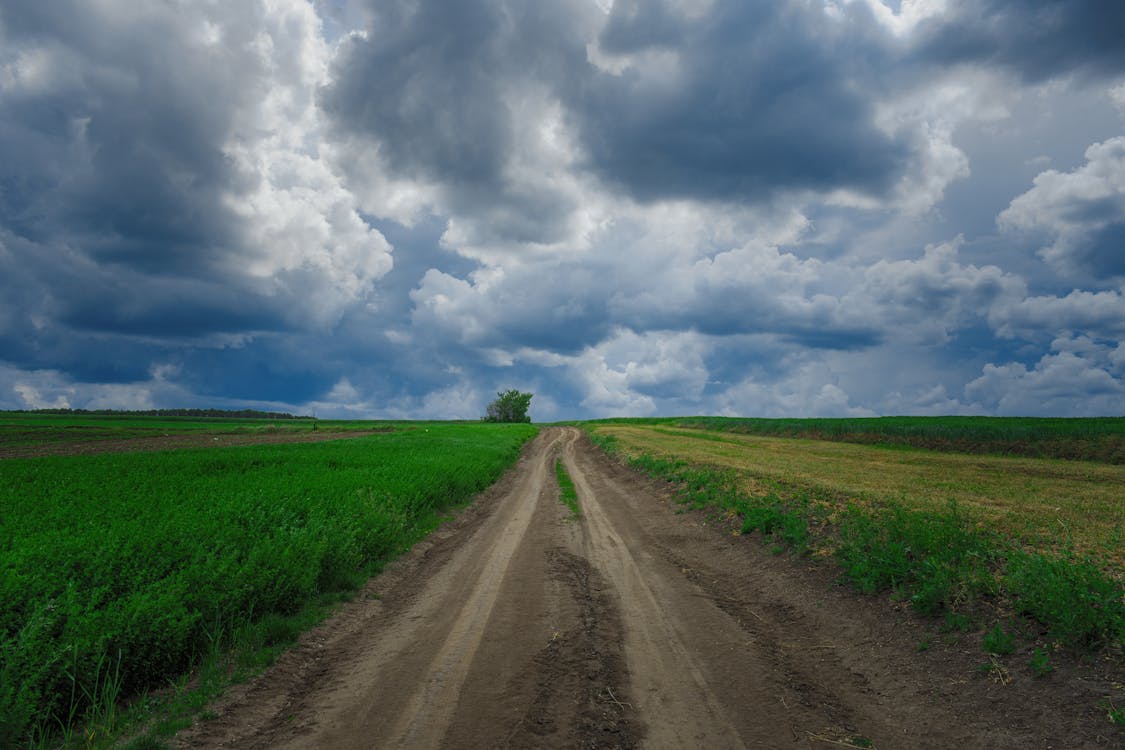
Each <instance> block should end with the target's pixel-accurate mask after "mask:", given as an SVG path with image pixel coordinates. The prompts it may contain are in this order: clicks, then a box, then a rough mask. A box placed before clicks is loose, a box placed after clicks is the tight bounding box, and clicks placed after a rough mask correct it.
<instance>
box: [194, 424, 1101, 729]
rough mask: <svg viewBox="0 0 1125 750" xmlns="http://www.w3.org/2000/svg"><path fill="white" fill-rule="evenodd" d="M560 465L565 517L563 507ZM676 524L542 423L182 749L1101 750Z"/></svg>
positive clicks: (843, 600) (952, 655) (1018, 698)
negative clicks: (502, 464) (851, 749)
mask: <svg viewBox="0 0 1125 750" xmlns="http://www.w3.org/2000/svg"><path fill="white" fill-rule="evenodd" d="M556 457H561V459H562V460H563V462H564V464H565V466H566V468H567V469H568V471H569V472H570V475H571V477H572V478H573V479H574V481H575V485H576V487H577V490H578V496H579V505H580V507H581V509H582V516H581V518H580V519H578V520H575V519H573V518H571V517H570V512H569V511H568V510H567V509H566V508H565V506H563V505H562V504H561V503H560V502H558V500H557V497H558V489H557V485H556V483H555V479H554V463H555V460H556ZM677 510H678V509H677V507H676V506H675V504H674V503H672V502H670V501H669V499H668V497H667V495H666V493H665V491H664V490H663V489H662V488H661V487H659V486H655V485H653V484H651V483H649V482H648V481H646V480H643V479H640V478H638V477H636V476H635V475H633V474H632V473H630V472H629V471H628V470H627V469H625V468H623V467H621V466H619V465H617V464H615V463H613V462H611V461H609V460H608V459H606V458H605V457H604V456H602V455H601V454H600V453H598V452H597V451H596V450H595V449H594V448H593V447H592V446H590V445H589V443H588V442H587V441H586V439H585V438H584V437H582V436H581V434H580V433H579V431H578V430H575V429H570V428H550V429H545V430H544V431H543V432H542V433H541V434H540V435H539V437H538V438H536V440H535V441H534V442H533V443H532V444H531V445H530V446H529V448H528V449H527V450H526V451H525V453H524V456H523V457H522V458H521V460H520V463H519V465H518V466H517V467H516V468H515V469H513V470H512V471H510V472H509V473H508V474H507V475H506V476H505V478H504V479H503V480H501V482H500V483H499V484H497V485H496V486H495V487H493V488H492V489H491V490H490V491H489V492H488V493H486V494H485V495H484V496H483V497H482V498H481V499H480V500H478V502H476V503H475V504H474V505H473V506H472V507H471V508H469V509H468V510H467V511H466V512H464V513H463V514H462V515H461V516H460V517H459V518H458V519H456V521H454V522H452V523H450V524H447V525H446V526H445V527H444V528H443V529H441V530H439V531H438V532H436V533H435V534H434V535H432V536H431V537H430V538H429V539H428V540H426V541H425V542H423V543H421V544H420V545H418V546H417V547H415V549H413V550H412V551H411V552H410V553H409V554H408V555H406V556H405V557H404V558H403V559H402V560H400V561H399V562H397V563H395V565H393V566H392V567H390V568H389V569H388V570H387V571H385V572H384V573H383V574H382V575H380V576H379V577H378V578H376V579H373V580H372V581H371V583H370V584H369V586H368V588H367V590H366V592H365V594H364V595H363V596H362V597H360V598H358V599H357V600H356V601H355V602H353V603H351V604H350V605H348V606H347V607H345V608H344V609H343V610H342V611H340V612H339V613H338V614H337V615H336V616H334V617H333V618H332V619H330V620H329V621H327V622H326V623H324V624H323V625H322V626H321V627H319V628H318V629H316V630H314V631H312V632H311V633H309V634H308V635H307V636H306V637H305V638H304V639H302V641H301V643H300V644H299V645H298V646H297V647H296V648H295V649H293V650H292V651H291V652H290V653H288V654H286V655H285V656H284V657H282V659H281V660H280V661H279V663H278V664H277V665H276V666H275V667H274V668H273V669H271V670H270V671H269V672H267V673H266V674H264V675H262V676H261V677H260V678H259V679H257V680H255V681H253V682H251V683H249V684H247V685H244V686H240V687H238V688H236V689H234V690H233V691H232V692H231V693H230V694H229V695H228V697H227V698H225V699H224V701H223V703H222V704H221V705H220V706H218V707H217V708H216V709H215V712H216V713H217V714H218V718H215V719H212V720H210V721H206V722H203V723H200V724H198V725H196V726H194V727H192V728H191V729H190V730H188V731H186V732H184V733H182V734H181V735H180V736H179V737H178V738H177V741H178V743H179V745H180V746H181V747H186V748H215V747H237V748H381V747H388V748H400V747H403V748H436V747H441V748H491V747H519V748H523V747H528V748H531V747H535V748H540V747H545V748H555V747H560V748H561V747H582V748H592V747H599V748H600V747H607V748H610V747H621V748H628V747H650V748H680V747H683V748H739V747H747V748H790V747H802V748H807V747H825V748H828V747H833V746H836V747H839V746H841V745H843V746H849V745H850V746H858V747H869V746H874V747H878V748H950V747H959V748H976V747H981V748H984V747H988V748H1007V747H1011V748H1017V747H1018V748H1031V747H1056V748H1062V747H1110V746H1113V743H1114V741H1115V739H1114V737H1113V736H1112V735H1111V732H1112V729H1111V728H1109V729H1106V730H1104V731H1105V736H1103V735H1102V734H1101V733H1100V730H1098V729H1097V728H1096V727H1097V716H1096V711H1095V709H1094V707H1093V705H1092V701H1091V698H1090V696H1089V695H1087V694H1085V693H1077V692H1074V691H1071V690H1059V689H1058V686H1057V684H1056V685H1055V686H1053V687H1052V686H1046V687H1044V686H1043V684H1042V683H1039V682H1035V681H1030V680H1023V681H1019V682H1018V683H1017V682H1015V681H1011V682H1009V683H1006V684H1005V683H1004V682H1003V681H994V680H991V679H989V678H987V677H981V676H977V677H974V674H973V673H972V672H968V671H966V667H965V663H966V659H965V658H963V657H964V656H965V655H964V653H963V652H964V651H965V649H966V648H967V647H965V646H962V645H959V644H956V643H953V642H946V641H942V642H940V643H938V644H936V646H935V647H934V648H928V649H926V651H925V653H919V649H918V644H919V643H920V642H921V641H922V640H923V639H925V638H927V637H928V635H927V634H928V633H932V629H931V630H926V629H925V627H924V626H923V625H922V624H921V623H919V622H916V621H914V620H912V619H911V617H910V616H909V615H908V614H904V613H903V612H902V611H901V610H897V609H893V610H892V609H891V608H890V607H891V605H889V604H888V603H887V602H885V601H880V600H873V599H860V598H857V597H856V596H854V595H852V594H851V593H849V592H847V591H846V590H844V589H841V588H840V587H837V586H834V585H833V583H832V579H831V573H830V572H828V571H826V570H820V569H817V568H815V567H814V568H812V569H810V568H809V566H807V565H805V564H795V563H793V562H791V561H789V560H787V559H785V558H784V557H779V556H773V555H770V554H769V553H768V552H767V551H765V550H764V549H763V547H762V545H760V544H759V543H757V542H756V541H752V540H748V539H745V538H741V537H737V536H733V535H731V534H730V533H729V532H727V531H724V525H723V523H722V522H721V520H715V519H708V518H707V517H706V516H704V515H702V514H698V513H678V512H677ZM969 658H971V657H969ZM983 660H984V659H983V657H982V658H978V659H977V661H983ZM1091 727H1095V728H1094V729H1091ZM868 743H870V744H868Z"/></svg>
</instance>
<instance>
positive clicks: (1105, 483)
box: [593, 424, 1125, 570]
mask: <svg viewBox="0 0 1125 750" xmlns="http://www.w3.org/2000/svg"><path fill="white" fill-rule="evenodd" d="M593 430H594V432H595V433H596V434H600V435H606V436H612V437H613V438H615V439H616V440H617V442H618V444H619V446H620V447H621V449H622V450H623V451H624V452H625V453H626V454H627V455H630V456H635V455H639V454H641V453H651V454H653V455H656V456H660V457H671V458H677V459H682V460H686V461H688V462H692V463H697V464H705V465H710V466H717V467H722V468H726V469H730V470H733V471H735V472H737V474H738V477H739V480H740V482H741V485H742V487H743V488H744V489H745V491H746V492H747V493H748V494H751V495H758V496H762V495H766V494H769V493H771V492H777V491H781V492H782V493H786V492H788V493H793V492H809V493H812V495H813V496H814V498H815V499H816V500H817V501H819V502H821V503H823V504H824V505H825V506H827V507H828V508H830V509H840V508H843V507H846V506H849V505H850V506H854V505H871V504H884V505H885V504H887V503H891V502H894V503H901V504H903V505H905V506H907V507H910V508H915V509H919V510H925V511H944V510H946V509H947V508H948V507H949V504H950V503H957V504H958V506H959V508H960V509H961V510H962V511H963V512H965V513H966V514H967V515H969V516H970V517H971V518H972V519H973V520H975V521H976V522H977V523H979V524H981V525H983V526H987V527H989V528H991V529H994V530H996V531H999V532H1001V533H1003V534H1005V535H1009V536H1011V537H1013V538H1015V539H1018V540H1020V541H1021V542H1023V543H1025V544H1027V545H1028V546H1031V547H1034V548H1037V549H1054V550H1059V551H1061V550H1062V549H1064V548H1066V547H1072V548H1073V549H1075V550H1077V551H1079V552H1083V553H1089V554H1091V555H1094V556H1097V557H1099V558H1102V559H1104V560H1105V561H1106V563H1107V565H1108V566H1113V567H1115V568H1117V569H1118V570H1125V466H1122V465H1119V464H1106V463H1098V462H1093V461H1069V460H1061V459H1040V458H1023V457H1008V456H989V455H974V454H964V453H951V452H941V451H930V450H922V449H901V448H890V447H876V446H870V445H860V444H855V443H850V442H840V441H828V440H812V439H801V438H779V437H766V436H757V435H740V434H734V433H730V432H718V431H713V430H690V429H676V428H669V427H664V426H660V425H635V426H634V425H625V424H623V425H597V426H595V427H593Z"/></svg>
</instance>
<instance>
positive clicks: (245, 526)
mask: <svg viewBox="0 0 1125 750" xmlns="http://www.w3.org/2000/svg"><path fill="white" fill-rule="evenodd" d="M534 433H535V428H533V427H531V426H525V425H515V426H509V425H482V424H476V423H473V424H465V425H431V426H430V427H429V428H428V430H426V429H418V430H413V431H403V432H396V433H388V434H384V435H378V436H373V437H366V438H357V439H354V440H347V441H336V442H331V443H312V444H303V445H290V446H258V447H243V448H226V449H208V450H197V451H180V452H164V453H137V454H105V455H96V456H74V457H52V458H34V459H11V460H7V461H3V462H0V747H19V746H21V745H26V744H27V743H28V742H29V741H30V739H31V738H32V736H33V735H34V734H35V733H36V732H38V733H42V732H43V731H44V727H61V728H63V729H64V731H65V730H66V729H69V728H70V727H71V726H72V725H73V723H74V721H75V719H76V718H78V717H86V718H91V716H92V712H97V711H105V710H108V709H107V706H110V705H112V704H113V703H115V702H116V701H115V700H109V698H113V699H116V697H118V696H121V695H127V694H132V693H136V692H138V691H142V690H144V689H146V688H148V687H151V686H159V685H162V684H164V683H166V681H167V680H169V679H170V678H171V677H172V676H174V675H176V674H179V673H182V672H183V671H184V670H185V669H187V668H188V667H190V666H191V665H192V664H193V663H196V662H197V661H198V660H199V659H200V658H201V657H202V656H205V655H206V654H208V653H209V652H211V651H213V649H214V648H215V647H216V642H222V641H224V640H225V639H226V638H227V635H228V634H229V633H231V632H233V631H234V630H237V629H239V628H244V627H245V626H246V625H247V624H248V623H260V622H262V621H267V620H268V618H270V617H271V616H272V615H285V614H288V613H291V612H294V611H296V610H298V609H299V608H301V606H302V605H303V603H304V602H307V601H308V600H309V599H310V598H312V597H315V596H317V595H319V594H322V593H324V592H327V591H335V590H342V589H349V588H354V587H356V586H357V585H358V584H359V583H360V582H361V581H362V580H363V579H364V577H365V576H366V575H368V574H369V573H371V572H372V571H374V570H375V569H377V568H378V566H379V565H380V564H382V563H383V562H384V561H386V560H387V559H389V558H390V557H392V556H394V555H396V554H398V553H399V552H401V551H402V550H403V549H405V548H406V547H408V546H409V545H410V544H412V543H413V542H414V541H415V540H417V539H418V538H419V537H421V536H422V535H424V534H425V533H427V532H428V531H429V530H431V529H432V528H433V527H434V526H435V525H436V523H437V522H438V520H439V518H440V513H441V512H442V511H443V510H444V509H446V508H448V507H450V506H451V505H454V504H457V503H461V502H464V501H465V500H466V499H468V498H469V497H471V496H472V495H473V494H474V493H476V492H477V491H479V490H481V489H483V488H484V487H486V486H488V485H489V484H490V483H492V482H493V481H494V480H495V479H496V478H497V477H498V476H499V474H500V472H501V471H503V469H504V468H505V467H506V466H507V465H508V464H510V463H511V462H512V461H513V460H514V459H515V458H516V456H517V455H518V451H519V448H520V445H521V444H522V443H523V442H524V441H525V440H527V439H528V438H529V437H531V436H532V435H533V434H534ZM110 667H112V672H110ZM110 675H112V676H110ZM107 691H109V694H107ZM94 718H97V717H96V716H95V717H94ZM102 718H103V719H104V718H106V717H102ZM110 718H111V717H110Z"/></svg>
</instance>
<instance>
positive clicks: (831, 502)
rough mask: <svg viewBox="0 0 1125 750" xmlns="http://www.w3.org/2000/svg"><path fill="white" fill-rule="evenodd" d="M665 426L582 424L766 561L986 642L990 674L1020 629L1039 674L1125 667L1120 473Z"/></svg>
mask: <svg viewBox="0 0 1125 750" xmlns="http://www.w3.org/2000/svg"><path fill="white" fill-rule="evenodd" d="M663 425H666V423H665V422H661V423H658V424H656V425H639V424H637V423H635V422H632V421H628V422H621V423H611V422H601V423H588V424H587V425H586V429H587V430H588V432H589V433H590V434H591V436H592V438H593V440H594V441H595V442H596V443H598V444H599V445H600V446H601V447H602V448H603V449H605V450H607V451H608V452H610V453H611V454H616V455H617V456H619V457H620V458H621V459H623V460H625V461H627V462H628V463H629V464H630V465H631V466H632V467H634V468H636V469H638V470H640V471H642V472H644V473H647V474H649V475H650V476H653V477H657V478H660V479H663V480H665V481H667V482H669V483H671V484H672V485H674V487H675V491H676V493H677V495H678V498H679V500H680V502H682V503H684V504H686V505H688V506H690V507H695V508H708V509H712V510H718V511H720V512H722V513H723V514H724V515H725V516H726V517H727V518H728V519H729V520H730V522H731V523H733V524H735V526H736V528H737V530H738V531H739V532H741V533H743V534H750V533H754V532H757V533H759V534H761V536H762V537H763V538H764V539H765V540H766V542H767V543H768V544H769V545H771V546H772V548H773V549H774V551H776V552H782V551H785V550H790V551H791V552H792V553H794V554H797V555H800V556H810V557H813V558H819V559H833V560H835V562H836V564H838V566H839V568H840V571H841V576H842V578H843V579H844V580H846V581H848V582H850V584H851V585H852V586H854V587H855V588H856V589H858V590H859V591H862V592H869V593H876V592H890V593H891V594H892V595H893V596H894V597H896V598H898V599H900V600H902V601H905V602H909V604H910V606H911V607H912V608H914V609H915V610H916V611H917V612H919V613H920V614H923V615H927V616H933V617H936V618H940V619H939V622H942V623H943V625H942V626H941V627H942V629H946V630H961V631H964V630H974V631H977V632H980V633H982V634H983V636H982V649H983V651H984V652H985V655H986V656H987V657H988V659H989V661H988V662H986V663H985V664H986V665H989V668H990V669H993V668H996V669H1006V667H1004V666H1003V664H1002V663H1001V662H1000V661H999V660H1000V659H1002V658H1013V657H1010V656H1009V655H1010V654H1012V653H1013V652H1015V651H1016V650H1017V645H1016V642H1015V640H1014V635H1013V633H1015V632H1018V633H1019V634H1020V644H1019V646H1020V648H1021V649H1022V651H1026V652H1027V659H1026V661H1027V662H1028V668H1029V669H1030V670H1031V672H1032V673H1033V674H1034V676H1036V677H1042V676H1045V675H1047V674H1049V673H1050V672H1051V671H1052V666H1051V657H1052V656H1053V655H1054V654H1055V653H1056V651H1057V650H1058V649H1060V648H1069V649H1074V650H1076V651H1077V652H1079V653H1085V654H1091V653H1096V654H1100V655H1101V656H1103V657H1104V658H1106V659H1109V660H1110V661H1111V662H1113V663H1114V664H1116V665H1117V666H1116V667H1115V669H1118V670H1119V669H1120V668H1121V666H1122V664H1123V663H1125V662H1123V661H1122V659H1123V655H1122V654H1123V649H1125V569H1123V557H1122V555H1123V553H1125V545H1123V543H1122V531H1123V529H1125V506H1123V504H1122V502H1121V500H1122V497H1125V468H1122V467H1118V466H1107V465H1104V464H1096V463H1081V464H1080V463H1077V462H1067V461H1059V460H1041V459H1013V458H999V457H997V458H983V457H980V456H959V455H956V454H950V453H936V452H926V451H906V452H904V451H897V450H887V449H885V448H878V447H871V446H860V445H846V444H843V443H829V442H822V441H813V440H807V439H803V440H802V439H785V438H776V437H753V436H749V435H737V434H730V433H725V432H703V431H698V430H686V429H669V428H668V427H666V426H663ZM1021 618H1022V619H1021ZM1021 623H1022V624H1021ZM1117 708H1118V706H1117V704H1107V706H1106V709H1107V712H1108V715H1109V716H1110V718H1111V719H1112V718H1113V716H1115V715H1116V714H1115V713H1114V711H1115V710H1116V709H1117Z"/></svg>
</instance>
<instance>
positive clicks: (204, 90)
mask: <svg viewBox="0 0 1125 750" xmlns="http://www.w3.org/2000/svg"><path fill="white" fill-rule="evenodd" d="M1102 5H1104V4H1102ZM1099 10H1100V11H1102V12H1103V14H1102V16H1101V19H1100V20H1097V19H1096V18H1095V16H1096V15H1097V13H1096V11H1099ZM1113 13H1116V11H1114V12H1112V13H1111V12H1110V11H1107V10H1105V9H1104V7H1099V5H1098V4H1097V3H1093V2H1085V1H1082V2H1076V3H1048V2H1045V0H1036V1H1035V2H1030V3H1015V2H1009V1H1007V0H986V2H983V3H968V2H960V0H903V2H901V3H891V2H882V1H881V0H853V1H848V0H839V1H838V2H830V3H809V2H804V1H803V0H783V1H782V2H766V0H752V1H736V0H689V1H681V0H618V2H616V3H608V2H589V0H549V1H547V2H532V1H531V0H468V2H464V3H458V4H456V7H451V6H450V5H449V4H448V3H440V2H438V1H437V0H403V1H402V2H375V0H344V1H343V2H320V0H268V1H267V0H253V1H252V2H246V3H236V4H225V5H224V4H213V3H212V4H207V3H204V4H199V3H196V4H186V5H185V4H159V3H158V4H151V3H150V4H142V5H140V6H138V5H136V4H129V3H126V2H124V0H103V1H102V2H98V3H88V2H87V3H80V2H73V1H72V0H61V1H60V2H56V3H38V4H36V3H22V4H18V3H17V4H10V7H8V6H5V7H4V8H3V10H0V145H2V147H3V153H4V154H5V158H4V159H3V160H2V161H0V408H5V407H7V408H28V407H30V406H33V405H36V404H39V405H43V404H47V405H51V404H59V403H66V404H70V405H72V406H75V407H85V406H89V405H91V404H117V405H130V404H132V405H143V404H151V405H154V406H185V405H203V406H219V405H224V404H230V405H236V406H244V405H251V406H261V407H263V408H281V409H283V410H289V411H296V412H305V411H310V410H316V411H317V413H318V414H321V415H322V416H328V415H333V416H394V417H411V416H427V417H429V416H432V417H440V416H462V417H466V418H475V417H476V416H479V414H480V413H482V410H483V408H484V405H485V402H486V401H487V400H489V398H490V397H491V396H492V395H493V394H494V393H495V391H496V390H498V389H502V388H506V387H517V388H521V389H522V390H531V391H533V392H535V393H536V394H537V395H536V401H535V402H534V403H535V404H537V405H538V406H536V407H535V409H534V412H535V414H536V416H537V418H544V417H551V418H557V419H561V418H568V417H579V416H595V415H605V414H611V413H623V414H624V413H627V414H663V413H701V412H703V413H705V412H722V413H742V414H753V413H757V414H768V415H773V416H783V415H784V416H798V415H809V414H821V415H840V416H843V415H857V414H873V413H888V412H896V413H939V412H942V411H945V412H949V413H982V412H983V413H994V412H996V411H998V410H1007V411H1013V410H1018V409H1020V408H1038V407H1034V398H1035V397H1037V396H1036V395H1035V394H1039V395H1040V396H1042V397H1043V399H1045V400H1044V403H1048V402H1049V405H1050V406H1049V408H1050V409H1051V410H1053V411H1057V412H1059V413H1062V412H1065V411H1066V410H1067V409H1071V410H1073V411H1075V412H1076V413H1077V412H1084V411H1085V410H1087V409H1088V406H1087V397H1088V395H1089V394H1091V393H1094V394H1095V396H1096V397H1095V398H1094V401H1092V402H1090V403H1093V404H1095V405H1099V408H1100V407H1101V406H1104V407H1105V408H1111V407H1112V405H1113V402H1112V398H1111V397H1112V395H1113V393H1114V391H1113V388H1114V387H1116V386H1115V385H1114V384H1115V383H1120V382H1122V380H1123V379H1125V371H1122V369H1121V364H1120V363H1121V361H1122V358H1123V357H1125V355H1123V354H1122V351H1123V350H1122V347H1121V337H1122V333H1123V331H1122V322H1121V321H1122V319H1123V318H1125V316H1123V315H1122V314H1121V313H1120V310H1121V308H1122V304H1123V300H1122V295H1123V294H1125V287H1122V281H1123V279H1125V266H1122V263H1123V262H1125V260H1123V258H1125V255H1123V254H1122V253H1121V252H1119V250H1120V247H1121V246H1122V241H1123V238H1125V229H1123V227H1125V198H1123V196H1125V177H1123V175H1125V140H1122V138H1121V137H1120V136H1119V133H1120V129H1121V128H1120V125H1121V119H1120V112H1119V108H1118V107H1117V104H1119V102H1118V101H1117V100H1119V99H1121V96H1119V94H1120V89H1121V81H1122V80H1125V78H1123V75H1125V71H1123V70H1122V69H1121V68H1122V62H1121V54H1122V53H1121V47H1120V45H1119V44H1118V43H1117V40H1116V37H1114V38H1113V39H1110V35H1109V34H1108V32H1107V31H1106V29H1109V28H1110V27H1111V26H1112V22H1113V20H1115V18H1116V16H1115V15H1113ZM1107 91H1108V92H1109V95H1108V96H1107ZM1115 102H1116V103H1115ZM1091 144H1093V145H1091ZM1083 151H1085V159H1083V158H1082V153H1083ZM1052 165H1053V166H1054V169H1048V167H1049V166H1052ZM1037 173H1038V174H1037ZM1036 175H1037V176H1036ZM1033 178H1034V181H1032V180H1033ZM950 238H953V239H950ZM1036 250H1039V251H1040V254H1039V255H1038V256H1037V255H1036V254H1035V251H1036ZM1044 261H1046V262H1044ZM1099 373H1100V374H1099ZM1064 375H1068V376H1073V377H1074V378H1076V379H1077V380H1075V382H1076V383H1078V385H1076V386H1075V387H1074V388H1073V389H1072V390H1071V391H1070V392H1069V395H1068V392H1067V391H1066V390H1065V387H1064ZM1107 378H1108V380H1107ZM1099 383H1100V384H1101V386H1099V385H1098V384H1099ZM968 384H973V385H972V387H971V388H970V387H968ZM1048 385H1049V386H1050V387H1049V388H1048ZM17 386H18V389H17ZM1097 387H1104V389H1103V390H1102V391H1096V388H1097ZM1004 388H1010V389H1011V394H1012V395H1010V396H1008V397H1007V399H1006V400H1005V396H1004V390H1003V389H1004ZM1052 389H1053V390H1052ZM1091 389H1095V390H1091ZM1019 393H1024V394H1031V395H1027V396H1026V398H1025V397H1024V396H1018V397H1017V395H1016V394H1019ZM1097 394H1101V395H1100V396H1099V395H1097ZM1099 398H1100V399H1102V400H1100V401H1099V400H1097V399H1099ZM1020 399H1025V400H1020ZM1044 408H1045V407H1044ZM1090 408H1092V407H1090Z"/></svg>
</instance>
